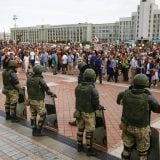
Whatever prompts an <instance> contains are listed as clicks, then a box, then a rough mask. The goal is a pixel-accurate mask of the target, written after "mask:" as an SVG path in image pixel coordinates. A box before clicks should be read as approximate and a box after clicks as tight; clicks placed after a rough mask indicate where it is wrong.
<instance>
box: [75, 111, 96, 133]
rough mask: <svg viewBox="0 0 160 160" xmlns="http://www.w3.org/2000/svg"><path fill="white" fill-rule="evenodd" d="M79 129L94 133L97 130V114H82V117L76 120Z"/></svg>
mask: <svg viewBox="0 0 160 160" xmlns="http://www.w3.org/2000/svg"><path fill="white" fill-rule="evenodd" d="M76 123H77V127H78V128H79V129H85V130H86V132H93V131H94V130H95V124H96V121H95V112H92V113H85V112H81V117H80V118H79V119H77V120H76Z"/></svg>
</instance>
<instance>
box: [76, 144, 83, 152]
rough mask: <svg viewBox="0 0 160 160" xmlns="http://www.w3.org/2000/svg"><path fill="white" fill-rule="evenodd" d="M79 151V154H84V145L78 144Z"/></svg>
mask: <svg viewBox="0 0 160 160" xmlns="http://www.w3.org/2000/svg"><path fill="white" fill-rule="evenodd" d="M77 151H78V152H83V144H78V146H77Z"/></svg>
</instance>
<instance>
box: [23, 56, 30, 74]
mask: <svg viewBox="0 0 160 160" xmlns="http://www.w3.org/2000/svg"><path fill="white" fill-rule="evenodd" d="M23 63H24V69H25V72H26V73H27V71H28V66H29V55H28V54H26V55H25V56H24V59H23Z"/></svg>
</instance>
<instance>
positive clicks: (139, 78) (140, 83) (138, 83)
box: [133, 74, 149, 88]
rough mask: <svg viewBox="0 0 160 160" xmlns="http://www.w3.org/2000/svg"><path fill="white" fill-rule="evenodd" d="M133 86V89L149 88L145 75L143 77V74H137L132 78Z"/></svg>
mask: <svg viewBox="0 0 160 160" xmlns="http://www.w3.org/2000/svg"><path fill="white" fill-rule="evenodd" d="M133 85H134V86H135V87H141V88H146V87H149V80H148V77H147V76H146V75H144V74H137V75H136V76H135V77H134V80H133Z"/></svg>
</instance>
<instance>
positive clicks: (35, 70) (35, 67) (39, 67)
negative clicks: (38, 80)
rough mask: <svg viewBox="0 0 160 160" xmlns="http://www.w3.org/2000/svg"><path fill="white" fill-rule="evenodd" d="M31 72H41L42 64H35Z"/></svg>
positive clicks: (42, 70) (42, 69)
mask: <svg viewBox="0 0 160 160" xmlns="http://www.w3.org/2000/svg"><path fill="white" fill-rule="evenodd" d="M33 72H34V73H35V74H41V73H42V72H44V67H43V66H42V65H36V66H34V67H33Z"/></svg>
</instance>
